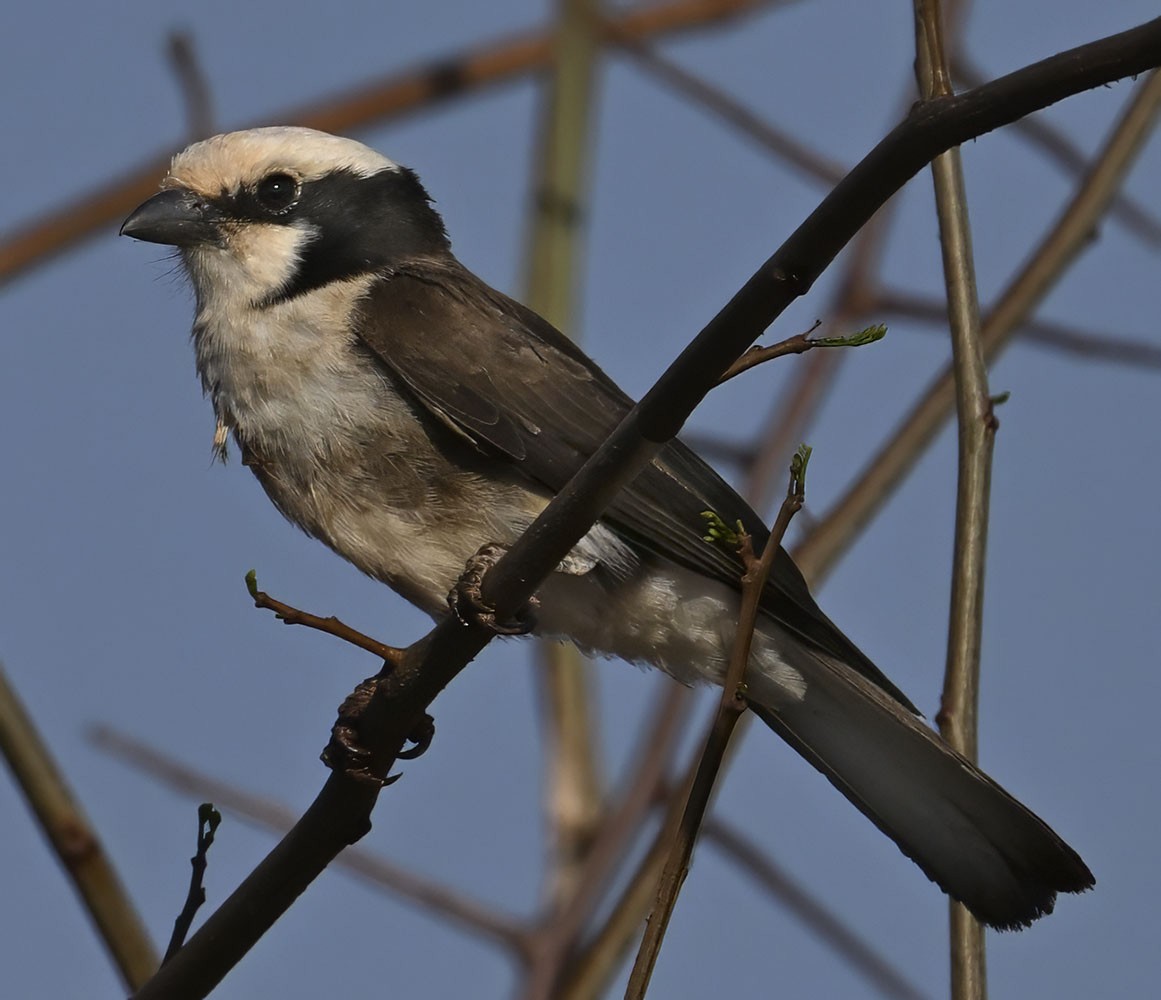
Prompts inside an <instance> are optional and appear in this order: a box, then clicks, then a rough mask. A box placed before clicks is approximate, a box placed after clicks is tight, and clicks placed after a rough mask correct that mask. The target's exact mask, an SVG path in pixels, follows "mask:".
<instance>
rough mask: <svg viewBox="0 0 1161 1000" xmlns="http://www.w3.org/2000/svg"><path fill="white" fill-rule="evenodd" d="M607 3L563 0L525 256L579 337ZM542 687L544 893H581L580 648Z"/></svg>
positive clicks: (585, 678)
mask: <svg viewBox="0 0 1161 1000" xmlns="http://www.w3.org/2000/svg"><path fill="white" fill-rule="evenodd" d="M601 6H602V5H601V3H600V0H558V3H557V27H556V45H555V49H554V56H553V61H552V69H551V72H550V74H549V76H548V78H547V80H546V83H545V90H544V93H543V95H542V100H543V109H542V112H541V116H540V123H539V134H538V136H537V147H538V149H537V154H536V164H535V167H534V179H533V184H534V186H535V190H534V193H533V198H532V199H531V211H530V214H529V218H530V225H529V238H528V245H527V251H526V253H525V268H524V270H525V297H524V298H525V302H526V303H527V305H528V306H529V308H531V309H533V310H534V311H536V312H538V313H539V314H540V315H541V316H543V317H544V318H545V319H547V320H548V321H549V322H550V323H552V324H553V325H554V326H555V327H556V328H557V329H558V330H563V331H565V332H566V333H567V332H568V331H570V330H574V329H578V328H579V326H580V324H579V323H578V322H577V313H578V309H577V302H576V299H577V297H576V288H577V286H578V284H579V281H580V262H581V260H582V258H583V253H582V241H583V236H584V228H585V227H584V219H585V215H586V212H585V203H586V201H587V195H588V174H589V160H590V157H589V151H590V150H591V149H592V145H593V141H592V127H591V126H592V121H593V104H594V89H595V78H596V73H597V68H598V67H597V60H598V56H599V46H600V35H601V32H600V17H601ZM538 651H539V654H540V655H539V656H538V658H537V659H538V661H539V662H538V663H537V665H536V666H537V679H538V681H539V688H540V716H541V719H542V722H543V726H544V730H545V744H546V748H547V754H546V757H547V760H546V765H545V779H544V810H545V820H546V828H547V831H548V837H549V841H550V844H551V854H550V861H549V866H548V871H547V872H546V878H545V889H546V891H547V894H548V895H549V896H550V897H551V898H554V899H556V900H557V901H560V900H563V899H565V898H567V897H568V896H569V895H570V894H572V893H573V892H574V891H575V889H576V885H577V880H578V879H579V877H580V872H581V869H582V867H583V863H584V856H585V854H586V853H587V851H588V850H589V847H590V845H591V843H592V839H593V836H594V834H595V831H596V827H597V825H598V823H599V822H600V817H601V809H602V799H603V797H604V791H603V780H602V776H601V769H600V760H599V755H598V752H597V748H598V729H599V727H598V725H597V719H596V706H595V704H594V700H593V698H592V693H591V689H592V685H593V679H592V676H591V671H590V669H589V666H588V664H587V662H586V661H585V659H584V657H582V656H581V655H580V653H579V652H578V651H577V649H576V648H575V647H573V646H569V645H564V644H561V643H541V644H540V645H539V647H538Z"/></svg>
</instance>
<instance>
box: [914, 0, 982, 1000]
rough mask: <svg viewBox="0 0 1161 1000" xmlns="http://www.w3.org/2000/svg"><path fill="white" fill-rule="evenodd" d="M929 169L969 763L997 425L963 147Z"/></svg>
mask: <svg viewBox="0 0 1161 1000" xmlns="http://www.w3.org/2000/svg"><path fill="white" fill-rule="evenodd" d="M914 8H915V50H916V59H915V75H916V78H917V80H918V83H919V93H920V97H921V99H923V100H933V99H936V98H940V97H946V96H948V95H950V94H951V92H952V89H951V74H950V71H949V69H948V65H947V55H946V52H945V50H944V43H943V24H942V11H941V10H940V2H939V0H914ZM931 173H932V180H933V182H934V185H935V205H936V214H937V216H938V218H939V237H940V239H939V242H940V248H941V250H942V255H943V274H944V284H945V285H946V286H947V314H948V322H949V326H950V328H951V353H952V365H953V369H954V373H955V389H956V412H957V414H958V417H959V421H958V422H959V435H958V442H959V477H958V487H957V493H956V508H955V548H954V558H953V566H952V578H951V615H950V625H949V629H948V648H947V669H946V672H945V674H944V681H943V705H942V707H941V710H940V715H939V720H938V721H939V727H940V731H941V732H942V734H943V736H944V738H945V739H946V740H947V742H948V743H949V744H950V745H951V746H952V748H953V749H955V750H958V751H959V752H960V753H962V754H963V755H964V756H965V757H967V758H968V759H969V760H971V761H975V760H976V759H977V758H978V749H979V748H978V745H977V732H978V724H977V714H978V710H979V690H980V637H981V634H982V629H983V616H984V607H983V603H984V561H985V557H986V554H987V539H988V505H989V500H990V497H991V479H992V448H993V445H994V443H995V430H996V421H995V418H994V417H993V416H992V401H991V393H990V391H989V390H988V372H987V368H986V367H985V365H984V351H983V346H982V345H981V343H980V304H979V297H978V295H977V293H976V273H975V262H974V260H973V258H972V242H971V226H970V224H969V222H968V204H967V190H966V188H965V186H964V179H963V164H962V162H961V159H960V155H959V150H958V149H950V150H948V151H947V152H946V153H944V154H942V155H941V156H937V157H936V158H935V159H934V160H933V161H932V163H931ZM948 905H949V908H950V909H949V912H950V915H951V920H950V925H951V926H950V953H951V995H952V998H953V1000H984V998H985V997H986V995H987V960H986V955H985V948H984V928H983V925H982V924H981V923H980V922H979V921H978V920H976V919H975V917H973V916H972V914H971V913H970V912H969V911H968V909H967V907H965V906H964V905H963V904H962V903H959V902H957V901H956V900H949V901H948Z"/></svg>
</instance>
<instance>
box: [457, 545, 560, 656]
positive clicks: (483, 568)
mask: <svg viewBox="0 0 1161 1000" xmlns="http://www.w3.org/2000/svg"><path fill="white" fill-rule="evenodd" d="M504 552H505V549H504V546H502V545H496V544H494V543H493V544H490V545H485V546H483V547H482V548H481V549H480V551H479V552H477V553H476V554H475V555H474V556H472V558H471V559H469V560H468V562H467V565H466V566H465V567H464V573H463V576H461V577H460V578H459V580H457V581H456V585H455V586H454V587H453V588H452V591H451V593H450V594H448V595H447V603H448V607H449V608H451V609H452V611H453V612H455V616H456V617H457V618H458V619H459V620H460V621H461V622H463V623H464V624H465V625H479V626H481V627H482V628H486V629H488V630H489V631H491V632H494V633H495V634H496V635H528V633H529V632H531V631H533V630H534V629H535V628H536V615H535V611H536V608H537V605H538V602H537V600H536V598H532V599H530V600H529V602H528V603H527V604H526V605H525V606H524V607H523V608H521V609H520V611H518V612H517V613H516V616H515V617H514V618H512V619H511V620H509V621H500V620H499V619H498V618H497V617H496V609H495V608H494V607H492V605H490V604H488V603H487V602H486V601H485V600H484V597H483V593H482V592H481V587H482V586H483V582H484V575H485V574H486V573H487V572H488V570H490V569H491V568H492V567H493V566H495V565H496V563H497V562H499V561H500V557H501V556H503V554H504Z"/></svg>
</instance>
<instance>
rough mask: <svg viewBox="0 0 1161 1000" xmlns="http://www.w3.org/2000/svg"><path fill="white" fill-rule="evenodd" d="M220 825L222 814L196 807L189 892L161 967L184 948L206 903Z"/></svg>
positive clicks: (207, 807) (207, 805) (208, 805)
mask: <svg viewBox="0 0 1161 1000" xmlns="http://www.w3.org/2000/svg"><path fill="white" fill-rule="evenodd" d="M221 822H222V814H221V813H220V812H218V810H217V809H215V808H214V807H213V805H212V804H211V803H209V802H203V803H202V804H201V805H200V806H198V847H197V850H196V851H195V852H194V856H193V857H192V858H190V859H189V866H190V869H191V871H190V876H189V890H188V891H187V892H186V895H185V905H184V906H182V908H181V913H179V914H178V915H177V919H176V920H174V922H173V934H171V935H170V938H169V947H168V948H166V949H165V957H164V958H162V960H161V964H162V965H165V963H166V962H168V961H169V960H170V959H171V958H173V956H174V955H176V954H177V953H178V952H179V951H181V946H182V945H183V944H185V939H186V935H188V934H189V929H190V928H191V927H192V926H193V921H194V917H195V916H197V912H198V910H200V909H201V908H202V905H203V904H204V903H205V901H206V887H205V884H204V881H203V880H204V879H205V877H206V868H207V867H208V865H209V855H210V847H212V846H213V843H214V834H215V833H217V830H218V825H219V824H220V823H221Z"/></svg>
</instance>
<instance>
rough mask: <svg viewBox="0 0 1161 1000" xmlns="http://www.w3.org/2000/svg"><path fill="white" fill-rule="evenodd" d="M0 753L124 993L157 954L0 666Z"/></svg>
mask: <svg viewBox="0 0 1161 1000" xmlns="http://www.w3.org/2000/svg"><path fill="white" fill-rule="evenodd" d="M0 752H2V753H3V754H4V757H5V759H6V760H7V761H8V766H9V767H10V768H12V773H13V775H14V776H15V778H16V782H17V784H19V786H20V790H21V791H22V792H23V793H24V797H25V799H26V800H27V801H28V804H29V807H30V808H31V809H32V812H33V815H34V816H35V817H36V820H37V822H38V823H39V824H40V828H41V830H43V831H44V836H45V839H46V840H47V841H48V843H49V845H50V846H51V848H52V850H53V852H54V853H55V854H56V856H57V860H59V861H60V865H61V868H63V869H64V872H65V874H66V875H68V877H69V878H70V879H71V880H72V883H73V886H74V887H75V888H76V890H77V894H78V895H79V896H80V898H81V902H82V904H83V905H84V908H85V911H86V912H87V913H88V915H89V917H90V919H91V920H92V921H93V926H94V927H95V928H96V931H97V933H98V934H99V935H100V937H101V940H102V941H103V942H104V945H105V950H106V951H107V952H108V953H109V957H110V958H111V959H112V961H113V964H114V965H115V966H116V967H117V971H118V973H119V974H120V976H121V980H122V982H123V983H124V984H125V985H126V986H127V987H128V988H129V989H134V990H135V989H137V988H138V987H139V986H141V985H142V984H143V983H145V982H146V981H147V980H148V979H149V977H150V976H152V975H153V973H154V972H156V971H157V966H158V955H157V952H156V951H155V950H154V947H153V942H152V941H151V940H150V939H149V934H148V932H147V931H146V930H145V927H144V926H143V925H142V923H141V918H140V917H139V916H138V914H137V910H136V908H135V907H134V906H133V902H132V900H130V898H129V895H128V893H127V892H126V891H125V887H124V885H122V883H121V879H120V877H119V876H118V875H117V872H116V870H115V869H114V868H113V863H112V861H110V860H109V857H108V856H107V855H106V854H105V849H104V848H103V847H102V846H101V841H100V839H99V838H98V837H97V834H96V831H95V830H94V829H93V828H92V825H91V824H90V823H89V819H88V817H87V816H86V815H85V813H84V810H83V809H82V808H81V806H80V803H78V802H77V800H76V799H75V798H74V797H73V793H72V790H71V789H70V788H69V786H68V783H67V782H66V781H65V778H64V775H63V774H61V772H60V769H59V768H58V767H57V764H56V761H54V760H53V758H52V754H51V753H50V751H49V749H48V746H47V745H46V744H45V742H44V740H43V739H42V738H41V736H40V733H39V732H38V731H37V729H36V725H35V723H33V721H32V719H31V718H30V717H29V715H28V712H27V711H26V710H25V708H24V706H23V705H22V704H21V703H20V698H19V696H18V695H17V694H16V691H15V690H14V689H13V687H12V685H11V684H9V682H8V677H7V674H6V673H5V672H4V669H3V667H0Z"/></svg>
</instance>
